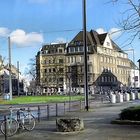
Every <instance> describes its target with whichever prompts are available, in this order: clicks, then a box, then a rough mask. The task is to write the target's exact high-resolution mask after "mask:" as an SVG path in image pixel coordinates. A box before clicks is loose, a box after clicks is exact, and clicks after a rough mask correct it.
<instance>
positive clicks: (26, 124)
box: [0, 107, 35, 137]
mask: <svg viewBox="0 0 140 140" xmlns="http://www.w3.org/2000/svg"><path fill="white" fill-rule="evenodd" d="M9 109H10V115H9V116H8V117H6V119H5V120H3V121H2V122H1V126H0V129H1V132H2V133H3V134H4V135H6V136H8V137H10V136H13V135H14V134H16V132H17V131H18V129H20V128H22V129H25V130H28V131H31V130H33V129H34V127H35V118H34V116H33V115H32V114H31V112H30V111H26V110H25V109H19V110H17V117H16V116H15V115H14V112H13V110H14V108H12V107H10V108H9Z"/></svg>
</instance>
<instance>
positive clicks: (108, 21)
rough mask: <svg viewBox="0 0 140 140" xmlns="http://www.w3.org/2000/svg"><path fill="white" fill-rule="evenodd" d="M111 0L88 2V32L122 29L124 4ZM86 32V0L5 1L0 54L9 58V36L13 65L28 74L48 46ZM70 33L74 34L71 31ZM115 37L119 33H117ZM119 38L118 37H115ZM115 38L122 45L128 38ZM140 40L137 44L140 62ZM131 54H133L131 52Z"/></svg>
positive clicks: (2, 3) (0, 12)
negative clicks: (83, 22) (84, 6)
mask: <svg viewBox="0 0 140 140" xmlns="http://www.w3.org/2000/svg"><path fill="white" fill-rule="evenodd" d="M108 1H109V0H87V30H90V29H94V30H97V31H99V32H104V31H106V32H111V31H116V30H118V29H119V27H118V26H117V22H118V21H119V19H121V16H122V15H121V12H122V11H123V10H124V5H121V4H120V5H119V4H112V3H107V2H108ZM81 29H82V0H1V1H0V54H1V55H2V56H3V57H5V59H6V60H5V61H7V59H8V45H7V36H9V35H10V36H11V40H12V63H13V64H14V65H16V63H17V61H19V62H20V69H21V71H22V72H24V70H25V68H26V67H28V65H27V64H28V63H29V59H30V58H34V57H35V55H36V53H37V51H39V49H40V48H41V46H42V44H44V43H52V42H60V41H64V42H66V41H70V40H71V39H72V38H73V37H74V36H75V35H76V34H77V33H78V32H79V31H80V30H81ZM69 30H70V31H69ZM114 35H115V34H114ZM115 36H117V34H116V35H115ZM114 39H115V42H116V43H117V44H118V45H120V47H122V46H121V45H122V44H123V43H124V41H125V40H126V39H127V36H123V37H120V38H119V39H116V38H115V37H114ZM139 45H140V43H139V40H136V41H135V42H133V44H132V46H126V47H125V48H124V49H129V48H130V47H133V48H134V49H135V52H136V53H135V55H136V56H135V59H136V60H138V59H139V56H140V54H139V51H138V50H139V48H138V47H139ZM130 55H131V53H130Z"/></svg>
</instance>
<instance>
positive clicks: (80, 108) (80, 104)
mask: <svg viewBox="0 0 140 140" xmlns="http://www.w3.org/2000/svg"><path fill="white" fill-rule="evenodd" d="M80 110H82V101H81V100H80Z"/></svg>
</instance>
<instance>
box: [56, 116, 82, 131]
mask: <svg viewBox="0 0 140 140" xmlns="http://www.w3.org/2000/svg"><path fill="white" fill-rule="evenodd" d="M56 129H57V132H75V131H82V130H84V122H83V120H82V119H80V118H59V119H57V120H56Z"/></svg>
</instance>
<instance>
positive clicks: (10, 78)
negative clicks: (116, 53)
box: [8, 36, 12, 100]
mask: <svg viewBox="0 0 140 140" xmlns="http://www.w3.org/2000/svg"><path fill="white" fill-rule="evenodd" d="M8 50H9V51H8V52H9V93H10V100H12V74H11V40H10V36H9V37H8Z"/></svg>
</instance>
